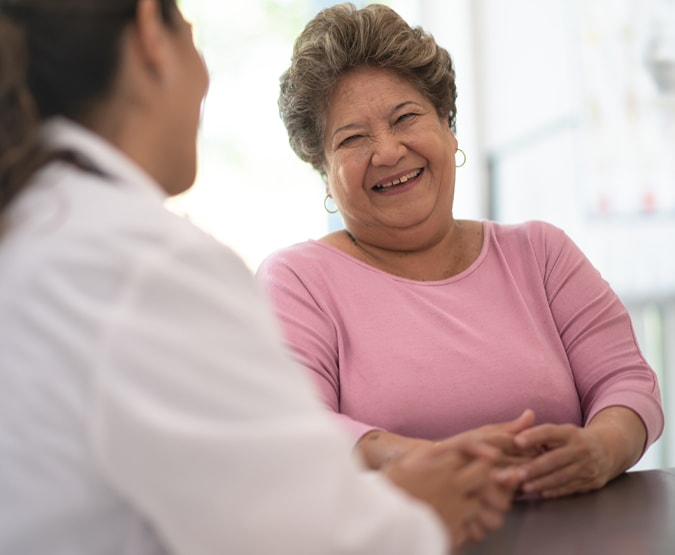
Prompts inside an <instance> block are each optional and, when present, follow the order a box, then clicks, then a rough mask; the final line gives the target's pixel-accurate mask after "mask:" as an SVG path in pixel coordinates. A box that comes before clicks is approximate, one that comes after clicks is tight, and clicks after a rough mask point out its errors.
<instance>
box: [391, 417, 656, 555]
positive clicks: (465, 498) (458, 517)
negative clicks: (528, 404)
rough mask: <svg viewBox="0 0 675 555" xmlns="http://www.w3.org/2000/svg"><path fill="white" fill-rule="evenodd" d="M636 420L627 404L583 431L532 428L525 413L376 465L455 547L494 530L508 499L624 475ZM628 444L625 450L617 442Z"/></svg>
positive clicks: (413, 447) (575, 489)
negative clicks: (422, 506) (426, 507)
mask: <svg viewBox="0 0 675 555" xmlns="http://www.w3.org/2000/svg"><path fill="white" fill-rule="evenodd" d="M636 418H637V416H636V415H635V414H634V413H632V411H629V410H628V409H623V408H621V407H611V408H609V409H605V410H604V411H602V412H600V413H598V415H597V416H596V419H595V420H594V421H593V422H591V423H590V424H595V425H590V424H589V425H587V426H586V427H584V428H582V427H579V426H575V425H572V424H541V425H536V426H535V424H534V423H535V415H534V413H533V412H532V411H531V410H526V411H524V412H523V413H522V414H521V415H520V416H519V417H518V418H516V419H514V420H511V421H508V422H503V423H498V424H490V425H486V426H483V427H480V428H476V429H474V430H470V431H467V432H463V433H461V434H457V435H455V436H452V437H450V438H448V439H445V440H442V441H438V442H435V443H434V442H430V441H426V440H414V444H409V445H408V448H407V449H406V450H405V453H402V454H401V455H402V456H398V457H395V458H393V459H392V460H390V461H388V462H387V463H386V464H384V465H383V466H382V468H381V469H382V471H383V472H384V473H385V474H387V475H388V477H389V478H390V479H391V480H392V481H393V482H394V483H396V484H397V485H399V486H401V487H402V488H403V489H405V490H407V491H408V492H409V493H411V494H412V495H413V496H415V497H417V498H419V499H422V500H424V501H425V502H427V503H429V504H430V505H431V506H432V507H433V508H434V509H435V510H436V512H437V514H439V516H441V518H442V519H443V521H444V524H445V525H446V528H447V529H448V530H449V532H450V537H451V541H452V544H453V545H454V546H455V547H458V546H461V545H464V544H466V543H470V542H476V541H481V540H482V539H484V538H485V536H486V535H487V534H488V533H489V532H491V531H493V530H496V529H498V528H499V527H500V526H501V525H502V523H503V519H504V514H505V512H506V511H507V510H508V508H509V507H510V505H511V503H512V501H513V499H514V498H518V497H521V496H525V497H532V496H534V497H540V498H553V497H560V496H564V495H570V494H573V493H581V492H586V491H590V490H594V489H597V488H600V487H602V486H603V485H605V484H606V483H607V482H608V481H609V480H611V479H612V478H614V477H615V476H617V475H618V474H620V473H621V472H623V470H625V469H626V468H628V466H630V465H631V464H632V463H634V462H635V459H636V457H639V453H640V448H639V445H640V441H644V436H640V433H641V432H642V431H644V430H643V428H642V427H641V425H640V424H641V422H640V424H637V423H636V422H635V419H636ZM628 423H630V424H632V425H635V428H634V430H635V431H636V433H634V434H633V435H634V436H636V437H637V441H633V442H626V441H625V440H626V436H625V435H622V433H617V430H625V429H626V424H628ZM627 444H629V445H632V447H629V448H628V449H626V448H625V447H623V446H625V445H627ZM622 452H623V453H622ZM421 469H424V472H420V470H421Z"/></svg>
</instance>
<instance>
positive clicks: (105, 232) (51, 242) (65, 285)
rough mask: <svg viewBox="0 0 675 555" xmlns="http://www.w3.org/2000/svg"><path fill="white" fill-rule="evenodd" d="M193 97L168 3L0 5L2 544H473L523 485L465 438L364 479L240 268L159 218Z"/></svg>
mask: <svg viewBox="0 0 675 555" xmlns="http://www.w3.org/2000/svg"><path fill="white" fill-rule="evenodd" d="M207 86H208V75H207V71H206V68H205V66H204V63H203V60H202V58H201V56H200V55H199V53H198V52H197V50H196V49H195V46H194V43H193V40H192V34H191V29H190V25H189V24H188V23H187V22H186V21H185V20H184V19H183V17H182V15H181V13H180V11H179V9H178V8H177V6H176V4H175V2H174V0H60V1H58V2H55V1H54V0H0V211H1V212H0V214H1V220H0V222H1V225H2V227H1V228H0V268H1V271H0V329H1V330H2V333H0V422H1V423H2V424H1V425H0V469H2V470H1V471H0V552H1V553H3V554H5V555H12V554H20V555H34V554H42V553H49V554H50V555H64V554H72V553H82V554H85V553H86V554H87V555H97V554H113V553H114V554H120V555H121V554H125V555H132V554H134V555H135V554H139V555H140V554H144V555H145V554H147V555H149V554H153V555H154V554H159V553H173V554H184V555H207V554H214V555H215V554H220V555H222V554H232V555H246V554H262V553H275V554H277V555H285V554H288V555H291V554H292V555H303V554H307V555H321V554H333V553H335V554H337V553H340V554H373V553H377V554H378V555H387V554H401V555H409V554H411V553H415V554H416V555H426V554H434V555H439V554H441V553H444V552H446V551H447V550H448V549H449V548H450V546H451V545H455V546H456V545H462V544H464V543H466V542H469V541H475V540H480V539H481V538H482V537H484V535H485V534H487V533H488V532H489V531H490V530H493V529H495V528H496V527H498V526H499V525H500V524H501V522H502V519H503V513H504V511H505V510H506V509H507V507H508V505H509V503H510V500H511V497H512V494H513V491H514V489H515V488H516V487H517V485H518V481H519V479H520V477H519V476H518V475H517V474H516V473H515V472H513V471H508V470H507V471H506V472H502V473H501V474H500V473H497V472H496V470H495V469H494V468H493V465H492V462H491V458H492V457H493V456H494V453H493V452H492V451H491V449H490V448H489V447H487V446H484V445H480V444H475V445H471V444H466V445H458V446H454V447H453V448H448V447H438V446H433V447H429V448H424V449H420V450H418V451H417V452H414V453H412V454H409V455H407V456H404V457H401V458H398V459H396V460H394V461H392V462H391V463H390V464H389V465H388V466H387V467H385V469H384V475H386V476H388V477H389V479H387V478H386V477H385V476H382V475H380V474H375V473H368V472H365V471H364V469H363V466H362V465H361V463H360V461H359V460H357V459H356V458H353V457H352V455H351V454H350V450H351V448H350V443H349V440H348V439H347V438H346V437H344V435H343V434H342V433H341V432H340V431H339V430H338V429H337V428H336V427H335V426H334V425H333V422H332V421H331V420H330V419H329V417H328V416H327V414H326V412H325V411H324V409H323V407H322V405H321V403H320V402H319V401H318V400H317V398H316V396H315V392H314V390H313V389H312V388H311V386H310V385H308V383H307V381H306V379H305V378H304V375H303V374H302V372H301V371H300V370H299V369H298V368H296V367H295V365H294V364H293V363H292V362H290V361H289V359H288V358H286V356H285V354H284V347H283V346H282V342H281V340H280V335H279V332H278V330H277V327H276V323H275V321H274V319H273V317H272V316H271V311H270V310H269V308H268V307H267V305H266V304H265V303H264V302H263V300H262V299H261V297H260V296H259V294H258V291H257V290H256V287H255V286H254V282H253V278H252V276H251V275H250V273H249V272H248V270H247V269H246V267H245V266H244V264H243V263H242V262H241V260H240V259H239V258H238V257H237V256H235V255H234V254H233V253H232V252H231V251H230V250H229V249H227V248H226V247H224V246H222V245H221V244H219V243H218V242H216V241H215V240H213V239H212V238H210V237H208V236H206V235H205V234H204V233H202V232H200V231H199V230H198V229H196V228H195V227H193V226H191V225H190V224H189V223H188V222H186V221H184V220H182V219H180V218H178V217H176V216H175V215H173V214H171V213H169V212H168V211H166V210H165V209H164V207H163V203H164V201H165V199H166V198H167V196H170V195H175V194H178V193H181V192H183V191H185V190H186V189H187V188H188V187H189V186H190V185H191V184H192V182H193V180H194V178H195V171H196V147H195V145H196V137H197V132H198V127H199V119H200V111H201V104H202V100H203V97H204V95H205V93H206V90H207ZM531 421H532V415H531V414H524V415H523V416H522V417H521V418H520V419H518V420H515V421H513V422H512V423H510V424H509V426H510V428H508V429H505V430H504V433H505V434H507V435H508V434H512V433H515V432H517V431H518V430H520V429H524V428H527V427H528V426H530V425H531V423H532V422H531ZM392 483H393V484H395V485H392Z"/></svg>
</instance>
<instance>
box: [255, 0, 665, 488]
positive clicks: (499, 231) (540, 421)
mask: <svg viewBox="0 0 675 555" xmlns="http://www.w3.org/2000/svg"><path fill="white" fill-rule="evenodd" d="M455 98H456V87H455V73H454V70H453V64H452V61H451V58H450V56H449V55H448V53H447V52H446V50H444V49H443V48H441V47H440V46H439V45H437V44H436V42H435V41H434V39H433V38H432V37H431V36H430V35H429V34H427V33H425V32H424V31H423V30H422V29H420V28H411V27H410V26H409V25H408V24H407V23H406V22H405V21H404V20H402V19H401V18H400V17H399V16H398V15H397V14H396V13H395V12H394V11H393V10H391V9H390V8H387V7H385V6H382V5H376V4H374V5H370V6H367V7H365V8H363V9H356V8H355V7H354V6H353V5H351V4H341V5H337V6H333V7H331V8H328V9H325V10H323V11H322V12H320V13H319V14H318V15H317V16H316V17H315V18H314V19H313V20H312V21H310V22H309V24H308V25H307V26H306V27H305V29H304V31H303V32H302V33H301V34H300V36H299V37H298V38H297V41H296V43H295V47H294V50H293V56H292V61H291V65H290V67H289V68H288V70H287V71H286V72H285V73H284V75H283V76H282V78H281V93H280V98H279V106H280V111H281V116H282V118H283V121H284V123H285V125H286V128H287V130H288V135H289V139H290V144H291V146H292V148H293V149H294V151H295V152H296V153H297V155H298V156H299V157H300V158H301V159H302V160H303V161H306V162H309V163H310V164H311V165H312V166H313V167H314V168H315V169H316V170H318V172H319V173H320V174H321V176H322V177H323V178H324V180H325V184H326V190H327V197H330V198H332V200H333V201H334V203H335V206H336V207H337V209H339V211H340V213H341V215H342V218H343V220H344V224H345V229H344V230H340V231H336V232H334V233H331V234H329V235H327V236H325V237H323V238H322V239H321V240H318V241H308V242H305V243H302V244H298V245H294V246H291V247H289V248H286V249H282V250H281V251H279V252H277V253H274V254H272V255H271V256H270V257H269V258H268V259H267V260H266V261H265V262H264V263H263V264H262V265H261V267H260V269H259V273H258V276H259V279H260V281H261V282H262V283H263V284H264V285H265V286H266V289H267V291H268V292H269V294H270V296H271V298H272V300H273V302H274V304H275V306H276V310H277V313H278V316H279V318H280V320H281V322H282V324H283V327H284V330H285V335H286V338H287V341H288V343H289V345H290V347H291V348H292V350H293V351H294V352H295V354H296V356H297V358H298V359H299V360H300V361H301V362H302V363H303V364H304V365H305V366H306V367H307V368H308V369H309V371H310V373H311V375H313V376H314V378H315V381H316V383H317V384H318V388H319V390H320V392H321V393H322V395H323V398H324V400H325V402H326V404H327V405H328V407H330V409H332V410H333V411H335V413H339V415H340V416H339V418H340V419H341V420H342V421H343V422H344V425H345V427H347V428H348V429H349V430H350V431H351V433H352V435H353V438H354V442H355V444H356V445H357V447H358V450H359V451H360V452H361V453H362V454H363V456H364V458H365V460H366V461H368V463H369V464H370V465H371V467H373V468H378V467H379V466H380V464H381V463H382V462H383V461H385V460H389V459H391V458H392V457H396V456H397V455H399V454H400V453H403V452H406V451H407V450H409V449H411V448H414V447H415V446H417V445H419V444H420V443H422V442H426V441H440V440H444V439H445V440H446V441H449V442H452V441H456V435H457V434H462V433H464V434H474V435H480V436H481V437H484V438H486V437H487V438H492V441H494V443H495V444H496V445H498V446H499V447H500V448H502V449H503V450H504V456H505V461H511V462H513V461H519V462H520V463H521V464H522V467H521V468H522V470H523V472H524V473H525V476H526V481H525V483H524V486H523V490H524V492H526V493H529V494H533V495H541V496H544V497H554V496H562V495H567V494H571V493H575V492H580V491H586V490H591V489H594V488H598V487H601V486H602V485H604V484H605V483H606V482H608V481H609V480H611V479H612V478H614V477H616V476H617V475H619V474H620V473H622V472H623V471H625V470H626V469H627V468H629V467H630V466H631V465H633V464H634V463H635V462H636V461H637V460H638V459H639V458H640V456H641V455H642V453H643V452H644V450H645V449H646V448H647V446H649V445H650V444H651V443H652V442H653V441H655V440H656V439H657V438H658V437H659V435H660V434H661V431H662V428H663V413H662V409H661V401H660V392H659V386H658V383H657V379H656V376H655V374H654V372H653V371H652V369H651V368H650V367H649V366H648V364H647V363H646V362H645V360H644V359H643V357H642V355H641V354H640V350H639V348H638V345H637V344H636V340H635V337H634V334H633V330H632V327H631V322H630V319H629V316H628V314H627V312H626V309H625V308H624V306H623V305H622V304H621V302H620V301H619V299H618V298H617V296H616V294H615V293H614V292H613V291H612V290H611V289H610V287H609V285H608V284H607V283H606V282H605V281H603V279H602V278H601V276H600V275H599V273H598V272H597V271H596V270H595V269H594V267H593V266H592V265H591V263H590V262H589V261H588V260H587V259H586V258H585V257H584V255H583V254H582V253H581V252H580V250H579V249H578V248H577V247H576V246H575V244H574V243H573V242H572V241H571V240H570V239H569V238H568V237H567V236H566V235H565V233H564V232H562V231H561V230H560V229H557V228H555V227H553V226H551V225H548V224H546V223H543V222H528V223H524V224H522V225H509V226H506V225H499V224H497V223H494V222H490V221H467V220H461V219H456V218H455V217H454V215H453V211H452V205H453V194H454V187H455V170H456V162H455V155H456V152H457V151H458V142H457V138H456V137H455V134H454V132H453V129H454V124H455V115H456V107H455ZM524 409H532V410H533V411H534V413H535V414H536V417H537V425H536V426H534V427H531V428H529V429H526V430H523V431H521V432H515V433H513V434H511V436H510V437H506V438H505V437H504V435H503V433H502V432H503V431H504V430H503V428H502V427H501V426H500V425H498V424H496V423H499V422H502V421H504V420H507V419H511V418H514V417H515V416H517V415H518V414H520V413H521V412H522V411H523V410H524ZM476 427H480V428H479V429H478V430H475V428H476ZM470 430H474V431H470Z"/></svg>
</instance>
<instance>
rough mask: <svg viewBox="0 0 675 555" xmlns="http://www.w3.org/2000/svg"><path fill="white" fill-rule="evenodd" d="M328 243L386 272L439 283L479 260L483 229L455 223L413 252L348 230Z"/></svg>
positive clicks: (477, 224)
mask: <svg viewBox="0 0 675 555" xmlns="http://www.w3.org/2000/svg"><path fill="white" fill-rule="evenodd" d="M324 241H325V242H327V243H329V244H331V245H332V246H334V247H336V248H338V249H340V250H342V251H344V252H345V253H347V254H349V255H350V256H353V257H354V258H356V259H358V260H361V261H362V262H364V263H366V264H368V265H370V266H373V267H375V268H378V269H379V270H382V271H384V272H387V273H390V274H393V275H397V276H400V277H403V278H406V279H412V280H416V281H439V280H443V279H447V278H449V277H452V276H455V275H457V274H459V273H461V272H463V271H464V270H466V269H467V268H468V267H469V266H471V264H473V262H474V261H475V260H476V259H477V258H478V255H479V254H480V251H481V248H482V245H483V228H482V224H481V223H480V222H478V221H455V220H453V222H452V225H451V226H449V228H448V230H447V232H445V233H444V234H443V235H441V236H440V237H439V238H438V239H436V240H434V241H430V242H428V243H427V244H425V245H423V246H420V247H419V248H413V249H400V250H398V249H396V250H395V249H389V248H385V247H381V246H379V245H374V244H372V243H369V242H367V241H364V240H361V239H360V238H359V237H358V235H356V234H353V233H351V232H350V231H349V230H346V229H345V230H343V231H340V232H336V233H333V234H331V235H328V236H326V237H325V238H324Z"/></svg>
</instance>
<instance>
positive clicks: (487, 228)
mask: <svg viewBox="0 0 675 555" xmlns="http://www.w3.org/2000/svg"><path fill="white" fill-rule="evenodd" d="M481 226H482V228H483V244H482V245H481V248H480V252H479V253H478V256H477V257H476V259H475V260H474V261H473V262H472V263H471V264H470V265H469V267H468V268H466V269H464V270H462V271H461V272H459V273H458V274H455V275H454V276H450V277H448V278H445V279H441V280H429V281H422V280H416V279H410V278H405V277H402V276H397V275H396V274H392V273H390V272H387V271H385V270H381V269H380V268H377V267H375V266H372V265H370V264H368V263H367V262H364V261H363V260H359V259H358V258H356V257H354V256H352V255H351V254H348V253H346V252H345V251H343V250H342V249H339V248H338V247H335V246H333V245H331V244H329V243H324V242H323V241H321V240H319V239H310V243H312V244H315V245H317V246H319V247H322V248H325V249H328V250H329V251H331V252H334V253H336V254H338V255H340V256H341V257H343V258H345V259H346V260H348V261H350V262H352V263H353V264H356V265H357V266H359V267H361V268H364V269H366V270H370V271H371V272H375V273H376V274H378V275H381V276H385V277H388V278H390V279H393V280H395V281H399V282H402V283H409V284H414V285H422V286H434V285H446V284H448V283H453V282H455V281H460V280H462V279H464V278H466V277H467V276H469V275H470V274H472V273H473V272H474V271H475V270H476V269H477V268H478V267H479V266H480V265H481V264H482V263H483V261H484V260H485V258H486V257H487V254H488V249H489V244H490V236H491V233H492V226H491V225H490V222H489V221H487V220H481Z"/></svg>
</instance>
